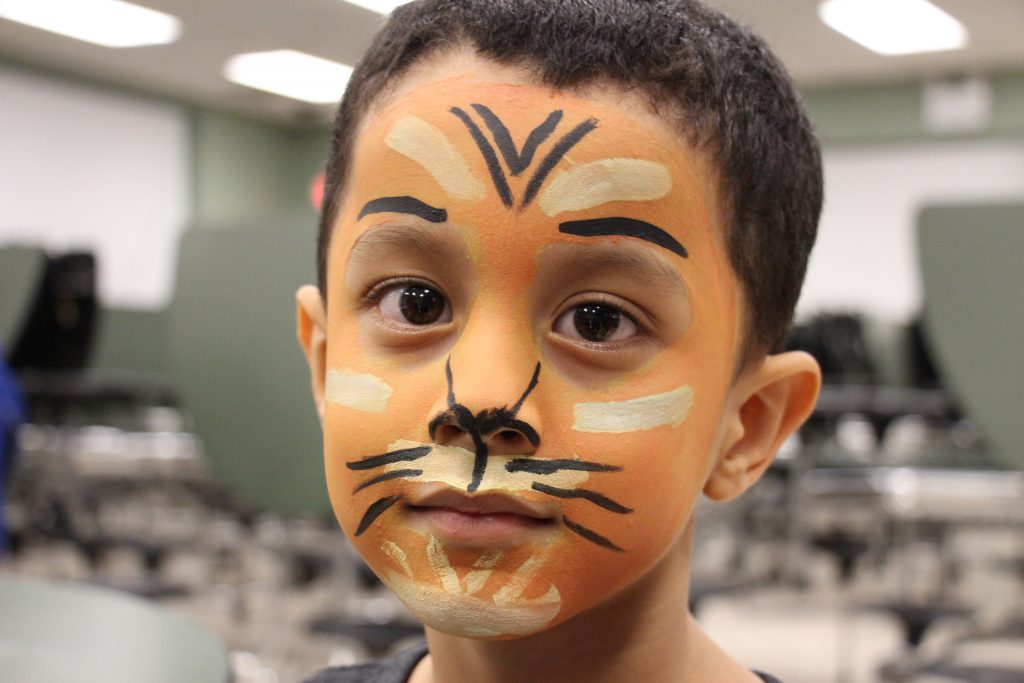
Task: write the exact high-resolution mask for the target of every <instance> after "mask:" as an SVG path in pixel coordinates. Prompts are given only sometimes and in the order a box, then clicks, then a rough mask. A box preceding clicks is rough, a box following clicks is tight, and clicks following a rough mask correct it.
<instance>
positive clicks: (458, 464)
mask: <svg viewBox="0 0 1024 683" xmlns="http://www.w3.org/2000/svg"><path fill="white" fill-rule="evenodd" d="M424 445H432V448H431V451H430V455H428V456H427V457H425V458H420V459H419V460H417V461H416V465H415V467H416V469H419V470H423V474H421V475H420V476H418V477H416V481H417V482H420V483H441V484H446V485H448V486H451V487H452V488H456V489H462V490H463V491H464V490H465V489H466V487H467V486H469V482H471V481H472V480H473V465H474V463H475V462H476V456H475V455H474V454H473V451H469V450H466V449H465V448H459V447H458V446H441V445H439V444H422V443H418V442H415V441H406V440H404V439H401V440H398V441H394V442H392V443H390V444H388V451H397V450H402V449H403V448H416V447H418V446H424ZM525 457H530V459H531V460H539V458H534V457H532V456H526V455H489V456H487V469H486V470H485V471H484V478H483V480H482V481H481V482H480V488H478V489H477V493H486V492H500V493H508V492H514V491H531V490H532V487H533V482H535V481H538V477H537V475H536V474H531V473H530V472H509V471H508V470H507V469H506V468H505V466H506V465H508V463H509V462H510V461H512V460H515V459H517V458H525ZM408 467H409V463H406V462H393V463H391V464H390V465H385V466H384V471H385V472H391V471H394V470H403V469H407V468H408ZM589 478H590V474H589V473H588V472H585V471H581V470H562V471H560V472H554V473H552V474H546V475H544V477H543V479H542V481H543V482H544V483H545V484H547V485H548V486H554V487H556V488H563V489H572V488H576V487H577V486H579V485H580V484H582V483H583V482H585V481H586V480H587V479H589Z"/></svg>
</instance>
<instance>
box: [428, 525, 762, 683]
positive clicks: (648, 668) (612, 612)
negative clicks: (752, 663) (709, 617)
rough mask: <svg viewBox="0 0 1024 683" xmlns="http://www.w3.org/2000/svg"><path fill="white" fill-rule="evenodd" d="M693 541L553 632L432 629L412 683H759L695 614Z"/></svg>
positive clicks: (679, 546) (673, 551)
mask: <svg viewBox="0 0 1024 683" xmlns="http://www.w3.org/2000/svg"><path fill="white" fill-rule="evenodd" d="M689 535H690V534H689V531H688V532H687V533H686V538H684V539H682V541H681V542H680V543H679V544H677V545H676V546H675V547H674V548H672V549H671V550H670V551H669V553H668V554H667V555H666V556H665V557H664V558H663V559H662V560H661V561H660V562H659V564H658V565H657V566H656V567H655V568H654V569H652V570H651V571H650V572H648V573H647V574H646V575H645V576H644V578H643V579H641V580H640V581H639V582H638V583H637V584H635V585H633V586H631V587H629V588H628V589H626V590H625V591H623V592H622V593H620V594H619V595H616V596H614V597H613V598H612V599H611V600H609V601H607V602H606V603H604V604H602V605H599V606H597V607H594V608H593V609H591V610H589V611H588V612H586V613H584V614H581V615H579V616H576V617H574V618H572V619H570V620H568V621H566V622H564V623H562V624H560V625H559V626H557V627H555V628H553V629H549V630H547V631H543V632H541V633H538V634H536V635H533V636H529V637H526V638H520V639H516V640H503V641H485V640H472V639H468V638H459V637H455V636H449V635H447V634H444V633H440V632H438V631H435V630H433V629H430V628H428V629H427V642H428V644H429V646H430V654H429V655H428V656H427V657H426V658H424V659H423V661H421V662H420V664H419V665H418V666H417V667H416V669H415V671H414V672H413V676H412V678H411V679H410V683H470V682H472V683H520V682H521V681H531V683H555V682H558V683H576V682H577V681H579V682H581V683H582V682H586V683H619V682H621V681H680V682H682V681H706V680H715V681H737V683H739V682H741V681H742V682H744V683H745V682H747V681H756V680H757V678H756V677H754V676H753V674H751V673H750V672H749V671H746V670H745V669H743V668H742V667H740V666H739V665H738V664H736V663H735V662H734V661H733V660H731V659H730V658H729V657H728V655H726V654H725V653H724V652H722V651H721V650H720V649H719V648H718V647H717V646H716V645H714V643H712V642H711V640H710V639H709V638H708V637H707V636H705V635H704V633H703V632H702V631H701V629H700V627H699V626H698V625H697V623H696V622H695V621H694V619H693V617H692V616H691V615H690V613H689V609H688V605H687V600H688V597H689V563H690V554H689V553H690V543H689V540H690V539H689Z"/></svg>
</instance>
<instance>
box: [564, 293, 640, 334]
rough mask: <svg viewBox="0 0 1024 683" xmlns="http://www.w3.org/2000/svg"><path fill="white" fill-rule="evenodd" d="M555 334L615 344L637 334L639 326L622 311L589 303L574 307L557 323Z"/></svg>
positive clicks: (601, 304) (605, 305)
mask: <svg viewBox="0 0 1024 683" xmlns="http://www.w3.org/2000/svg"><path fill="white" fill-rule="evenodd" d="M555 332H557V333H558V334H561V335H564V336H566V337H570V338H579V339H584V340H586V341H589V342H615V341H621V340H624V339H629V338H630V337H632V336H634V335H635V334H636V333H637V325H636V323H635V322H633V321H632V320H631V319H630V318H629V316H628V315H626V314H625V313H623V312H622V311H621V310H620V309H618V308H616V307H615V306H611V305H609V304H603V303H597V302H588V303H584V304H580V305H579V306H574V307H573V308H570V309H569V310H568V311H566V312H565V313H563V314H562V315H561V316H560V317H559V318H558V320H557V321H555Z"/></svg>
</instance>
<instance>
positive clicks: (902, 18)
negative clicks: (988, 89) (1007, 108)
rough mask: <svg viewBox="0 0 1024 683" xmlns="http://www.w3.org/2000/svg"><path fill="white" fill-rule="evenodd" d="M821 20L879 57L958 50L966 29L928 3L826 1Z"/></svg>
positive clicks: (912, 0) (924, 0)
mask: <svg viewBox="0 0 1024 683" xmlns="http://www.w3.org/2000/svg"><path fill="white" fill-rule="evenodd" d="M818 16H820V17H821V20H822V21H823V22H825V23H826V24H827V25H828V26H829V27H831V28H833V29H835V30H836V31H838V32H839V33H842V34H843V35H844V36H846V37H847V38H849V39H850V40H853V41H856V42H858V43H860V44H861V45H863V46H864V47H866V48H867V49H869V50H871V51H872V52H876V53H878V54H880V55H886V56H891V55H909V54H914V53H918V52H940V51H943V50H959V49H962V48H964V47H966V46H967V29H966V28H964V25H963V24H961V23H960V22H959V21H957V20H956V19H955V18H954V17H952V16H950V15H949V14H947V13H946V12H944V11H942V10H941V9H939V8H938V7H936V6H935V5H933V4H931V3H930V2H928V0H825V1H824V2H822V3H821V4H820V5H818Z"/></svg>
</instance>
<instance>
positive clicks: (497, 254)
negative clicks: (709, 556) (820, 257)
mask: <svg viewBox="0 0 1024 683" xmlns="http://www.w3.org/2000/svg"><path fill="white" fill-rule="evenodd" d="M421 81H422V82H419V83H416V84H407V87H405V88H400V89H399V90H398V91H397V94H395V95H393V99H392V100H391V101H390V102H388V103H385V104H384V105H382V107H381V109H380V111H378V112H377V113H375V114H374V115H373V117H372V118H371V119H370V120H369V121H367V124H366V126H365V129H364V130H363V131H362V133H361V135H360V136H359V138H358V139H357V142H356V145H355V148H354V151H353V166H352V172H351V176H350V177H351V180H350V187H349V191H348V193H347V199H346V202H345V204H344V206H343V207H342V210H341V212H340V213H339V217H338V221H337V224H336V225H335V227H334V235H333V238H332V242H331V250H330V253H329V264H328V283H329V293H328V300H329V301H330V306H329V307H328V318H327V339H328V345H327V363H328V366H329V367H332V368H345V370H336V371H332V373H330V374H329V377H328V387H327V391H326V393H327V399H328V401H327V404H326V406H325V414H324V435H325V439H324V443H325V465H326V473H327V479H328V486H329V489H330V493H331V500H332V503H333V505H334V508H335V512H336V515H337V516H338V519H339V521H340V523H341V525H342V527H343V528H344V529H345V531H346V532H347V533H348V535H349V537H350V539H351V540H352V542H353V544H354V545H355V546H356V547H357V549H358V550H359V551H360V553H362V555H363V556H364V557H365V558H366V560H367V562H368V563H369V564H370V566H371V567H372V568H373V569H374V570H375V571H376V572H377V573H378V575H380V576H381V578H382V579H383V580H384V582H385V583H386V584H388V585H389V586H390V587H391V588H392V589H393V590H394V591H395V593H396V594H397V595H398V597H399V598H400V599H401V600H402V601H403V602H404V603H405V604H406V606H408V607H409V609H410V610H411V611H412V612H413V613H414V614H415V615H417V616H418V617H419V618H420V619H422V620H423V621H424V622H425V623H426V624H427V625H428V626H431V627H433V628H436V629H439V630H442V631H445V632H447V633H452V634H455V635H461V636H467V637H479V638H511V637H518V636H522V635H527V634H530V633H535V632H537V631H540V630H544V629H546V628H551V627H554V626H556V625H557V624H559V623H561V622H563V621H565V620H566V619H569V618H571V617H573V616H575V615H578V614H580V613H582V612H585V611H586V610H588V609H589V608H591V607H593V606H595V605H597V604H598V603H600V602H602V601H603V600H605V599H607V598H608V597H609V596H611V595H614V594H616V593H617V592H619V591H622V590H623V589H624V588H626V587H627V586H629V585H631V584H632V583H633V582H634V581H636V580H637V579H638V578H639V577H641V576H643V575H644V574H645V573H647V572H649V571H651V569H652V567H654V566H655V565H656V564H658V563H659V562H661V561H662V560H663V558H664V557H665V555H666V553H667V552H668V549H669V548H671V547H672V546H673V545H674V544H675V543H676V542H677V541H678V539H679V538H680V536H681V532H682V529H683V528H684V526H685V524H686V522H687V521H688V519H689V517H690V514H691V512H692V509H693V506H694V504H695V501H696V499H697V497H698V495H699V492H700V490H701V487H702V486H703V482H704V480H705V479H706V476H707V473H708V471H709V469H710V466H711V457H712V453H714V450H715V446H716V443H717V439H718V438H719V437H718V424H717V420H718V415H719V414H720V411H721V406H722V404H723V403H724V401H725V399H726V396H727V394H728V390H729V386H730V381H731V378H732V373H733V363H734V357H735V352H736V346H737V345H736V335H737V317H736V284H735V279H734V277H733V276H732V274H731V272H730V271H729V269H728V266H727V265H726V264H727V259H726V258H725V254H724V251H723V249H722V247H721V244H720V239H719V237H718V235H719V234H720V231H721V230H722V228H721V225H720V218H719V216H720V211H719V209H718V204H717V194H716V193H717V186H716V184H715V181H714V177H715V176H714V174H713V173H712V172H711V170H710V166H709V165H708V162H707V161H706V160H705V159H704V158H703V157H701V156H700V155H698V154H696V153H695V152H693V151H692V150H691V149H689V148H688V147H686V146H685V145H684V144H683V142H682V140H681V138H680V136H679V135H678V134H677V133H676V132H675V131H672V130H670V129H668V128H666V127H664V124H662V123H661V122H660V120H658V119H656V118H653V117H651V116H649V115H647V114H645V113H644V110H643V108H642V107H643V104H642V103H641V102H640V100H639V99H634V98H631V97H627V96H624V95H622V94H621V93H617V94H615V95H614V96H613V95H611V94H609V95H600V94H597V93H595V94H593V95H592V96H587V97H570V96H567V95H565V94H560V93H556V92H554V93H553V92H552V91H551V90H550V89H548V88H545V87H535V86H531V85H527V84H525V83H522V82H519V81H518V80H516V79H512V80H509V81H507V82H493V80H485V79H482V78H479V77H476V76H472V75H463V76H458V77H455V78H450V79H445V78H442V77H441V76H440V75H436V76H423V77H421ZM584 333H586V334H587V335H590V336H591V337H593V339H591V338H584V337H582V335H583V334H584ZM370 378H372V379H370ZM381 387H387V388H389V389H391V388H393V393H392V392H386V391H384V390H383V389H382V388H381ZM385 394H387V395H385ZM370 408H373V409H375V410H376V412H372V411H370Z"/></svg>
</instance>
